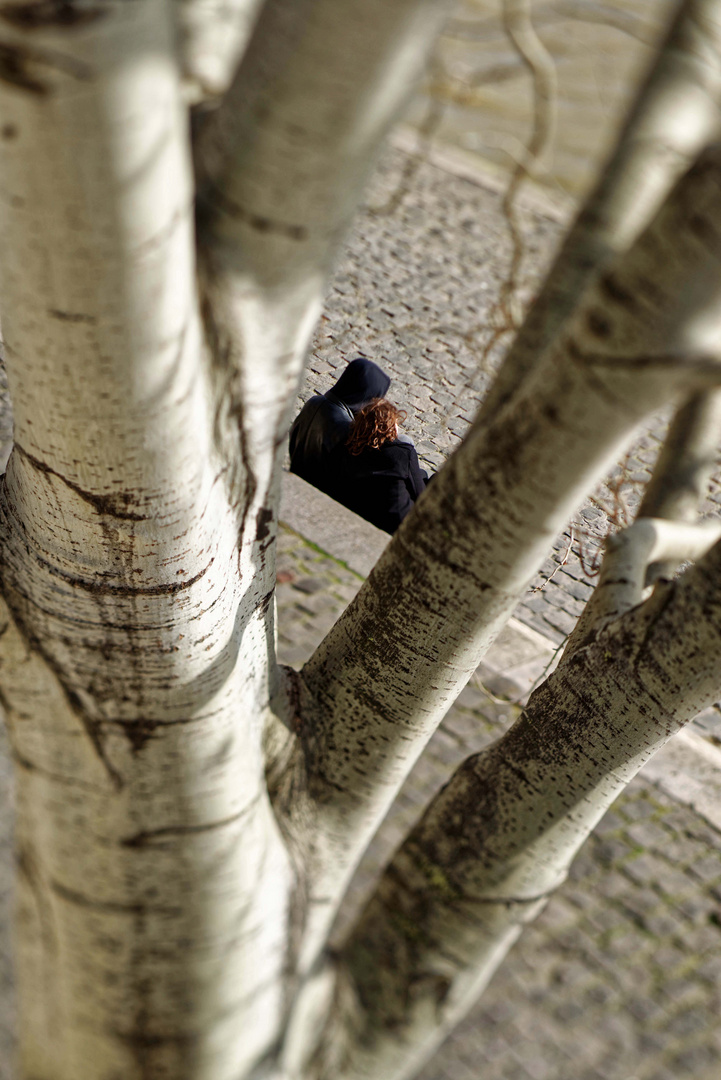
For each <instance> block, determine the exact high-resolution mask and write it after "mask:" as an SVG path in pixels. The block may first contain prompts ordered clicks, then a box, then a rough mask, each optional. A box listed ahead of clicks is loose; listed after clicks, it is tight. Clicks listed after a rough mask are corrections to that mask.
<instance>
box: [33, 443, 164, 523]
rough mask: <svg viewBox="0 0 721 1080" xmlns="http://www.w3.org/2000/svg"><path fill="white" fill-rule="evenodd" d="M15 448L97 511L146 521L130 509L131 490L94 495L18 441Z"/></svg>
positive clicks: (130, 519)
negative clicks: (41, 459) (29, 451)
mask: <svg viewBox="0 0 721 1080" xmlns="http://www.w3.org/2000/svg"><path fill="white" fill-rule="evenodd" d="M14 448H15V450H17V451H18V453H19V454H20V455H21V456H22V457H24V458H25V460H26V461H29V462H30V464H31V465H32V466H33V467H34V468H35V469H37V470H38V472H41V473H44V474H45V475H47V476H53V477H55V479H57V480H60V482H61V483H63V484H64V485H65V486H66V487H69V488H70V490H71V491H74V492H75V494H76V495H79V496H80V498H81V499H82V500H83V502H86V503H88V504H89V505H90V506H93V507H94V508H95V509H96V510H97V511H98V513H100V514H103V515H105V516H108V517H115V518H119V519H121V520H122V521H147V520H148V515H147V514H139V513H137V512H136V511H135V510H131V509H130V507H131V505H132V503H133V501H134V500H135V495H134V493H133V492H129V491H116V492H114V493H113V494H112V495H96V494H95V493H94V492H92V491H85V489H84V488H81V487H80V486H79V484H76V483H74V482H73V481H72V480H68V478H67V477H66V476H62V475H61V473H59V472H56V470H55V469H53V468H51V466H50V465H48V464H47V463H46V462H45V461H40V459H39V458H36V457H33V455H32V454H30V453H28V451H27V450H25V449H23V447H22V446H21V445H20V443H17V442H16V443H15V447H14Z"/></svg>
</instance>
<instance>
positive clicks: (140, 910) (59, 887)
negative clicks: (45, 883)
mask: <svg viewBox="0 0 721 1080" xmlns="http://www.w3.org/2000/svg"><path fill="white" fill-rule="evenodd" d="M50 888H51V890H52V891H53V893H54V894H55V895H56V896H57V897H59V898H60V899H61V900H65V901H66V902H67V903H68V904H74V905H75V906H76V907H83V908H88V909H89V910H91V911H107V912H112V913H113V914H117V915H173V916H178V915H182V913H183V908H182V907H181V906H180V905H177V906H176V905H170V904H142V903H136V904H122V903H119V902H118V901H116V900H96V899H94V898H93V897H92V896H86V895H85V894H84V893H81V892H78V891H77V890H76V889H70V888H68V886H67V885H63V884H62V883H61V882H59V881H56V880H55V879H53V878H51V879H50Z"/></svg>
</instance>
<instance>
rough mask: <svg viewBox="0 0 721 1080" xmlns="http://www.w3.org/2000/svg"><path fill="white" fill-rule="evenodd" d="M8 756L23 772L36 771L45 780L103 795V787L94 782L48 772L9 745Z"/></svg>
mask: <svg viewBox="0 0 721 1080" xmlns="http://www.w3.org/2000/svg"><path fill="white" fill-rule="evenodd" d="M10 756H11V758H12V760H13V761H14V762H15V764H16V765H17V767H18V768H19V769H22V770H23V771H24V772H30V773H37V775H38V776H44V777H45V779H46V780H51V781H53V783H57V784H64V785H65V786H66V787H74V788H77V789H78V790H79V791H88V792H92V793H93V794H94V795H105V794H106V792H105V788H101V787H98V786H96V785H94V784H86V783H85V781H84V780H76V779H75V778H74V777H72V776H63V775H62V773H54V772H50V770H49V769H43V767H42V766H41V765H37V764H36V763H35V762H34V761H30V760H29V759H28V758H26V757H23V755H22V754H19V753H18V751H17V750H15V749H14V748H12V747H11V749H10Z"/></svg>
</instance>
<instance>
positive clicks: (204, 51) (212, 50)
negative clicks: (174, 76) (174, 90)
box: [174, 0, 263, 105]
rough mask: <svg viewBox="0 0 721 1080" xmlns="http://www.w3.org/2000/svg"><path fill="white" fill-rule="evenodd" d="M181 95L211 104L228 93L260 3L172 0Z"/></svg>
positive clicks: (222, 0) (249, 1)
mask: <svg viewBox="0 0 721 1080" xmlns="http://www.w3.org/2000/svg"><path fill="white" fill-rule="evenodd" d="M174 2H175V7H176V17H177V21H178V36H179V42H178V52H179V54H180V66H181V72H182V75H183V96H184V97H185V99H186V101H188V102H189V103H191V104H194V105H196V104H200V103H202V104H203V105H212V104H214V103H215V102H216V101H217V100H218V99H219V98H221V97H222V96H223V94H224V93H225V92H226V91H227V89H228V87H229V86H230V84H231V82H232V81H233V76H234V75H235V72H236V69H237V67H238V64H239V63H240V60H241V58H242V56H243V53H244V51H245V48H246V46H247V44H248V41H249V40H250V36H251V34H252V32H253V27H254V26H255V22H256V19H257V18H258V15H259V13H260V9H261V6H262V4H263V0H174Z"/></svg>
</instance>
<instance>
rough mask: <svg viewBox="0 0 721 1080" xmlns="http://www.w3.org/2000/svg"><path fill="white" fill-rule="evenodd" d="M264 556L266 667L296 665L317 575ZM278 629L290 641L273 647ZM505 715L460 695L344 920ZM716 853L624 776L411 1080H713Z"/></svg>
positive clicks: (343, 593)
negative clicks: (268, 586)
mask: <svg viewBox="0 0 721 1080" xmlns="http://www.w3.org/2000/svg"><path fill="white" fill-rule="evenodd" d="M278 547H279V561H278V570H279V577H280V578H281V584H280V585H279V587H278V627H279V635H280V638H281V649H280V655H281V659H287V657H288V655H289V654H290V653H291V651H292V649H295V650H299V651H300V652H302V654H303V656H304V657H305V656H309V655H310V653H311V652H312V650H313V648H315V646H316V645H317V644H318V642H319V640H320V638H321V636H322V632H323V627H322V625H321V622H322V619H323V617H324V616H325V615H326V614H327V612H326V611H325V610H322V611H320V612H319V613H316V614H313V613H307V612H302V613H301V616H300V617H298V614H297V612H298V604H299V603H302V602H303V600H304V594H303V593H302V592H301V591H299V590H298V589H297V588H295V587H294V586H293V585H292V584H290V581H291V580H295V581H304V580H306V579H316V578H320V577H321V576H322V575H321V574H319V573H318V571H317V570H316V567H317V566H318V565H320V563H321V560H322V558H323V556H322V555H321V554H320V553H319V552H318V551H317V550H316V549H315V548H314V547H313V546H312V545H307V544H304V542H303V541H302V540H301V539H300V538H299V537H296V536H295V535H294V534H289V533H288V532H287V530H285V529H281V537H280V542H279V545H278ZM325 566H326V567H328V566H332V571H331V572H328V571H326V574H327V576H326V578H325V580H326V581H327V586H326V589H327V596H328V597H329V598H330V599H331V600H332V602H333V605H335V607H334V609H333V611H332V612H331V613H333V614H340V612H341V610H342V609H343V607H344V606H345V604H346V603H347V601H348V597H349V595H354V594H355V592H356V591H357V589H358V587H359V586H360V584H361V579H360V578H359V577H358V575H356V574H354V573H353V572H352V571H350V570H348V568H347V567H344V566H343V564H341V563H337V562H334V561H333V560H326V562H325ZM330 611H331V609H330V608H329V609H328V612H330ZM288 625H291V626H292V633H291V634H290V635H289V640H290V639H293V641H294V644H293V645H292V646H290V645H288V646H285V645H283V644H282V641H283V636H284V627H286V626H288ZM298 634H302V635H303V640H302V641H301V640H299V639H298ZM461 703H463V704H461ZM517 712H518V709H517V708H515V707H513V706H510V705H505V706H498V705H497V704H495V703H493V702H491V701H490V700H488V699H487V698H485V697H484V695H483V693H482V692H481V691H480V690H479V689H478V688H477V686H475V685H469V687H467V689H466V690H465V691H464V692H463V694H462V695H461V698H459V701H458V704H457V705H456V706H455V707H454V708H453V709H452V710H451V712H450V713H449V714H448V716H447V718H446V719H445V720H444V722H443V724H442V725H441V728H440V729H439V731H438V733H437V734H436V735H435V736H434V737H433V739H431V741H430V743H429V745H428V748H427V751H426V753H425V754H424V755H423V757H422V758H421V759H420V760H419V762H418V764H417V766H416V768H415V769H414V771H413V773H412V774H411V776H410V777H409V779H408V781H407V782H406V784H405V786H404V788H403V791H402V793H401V797H400V798H399V800H398V803H397V805H396V808H395V809H394V810H393V811H392V812H391V815H390V816H389V818H388V819H387V820H386V822H385V824H384V826H383V828H382V830H381V832H380V834H379V836H378V837H377V838H376V839H375V840H374V842H373V844H372V845H371V848H370V850H369V852H368V853H367V855H366V857H365V859H364V861H363V864H362V866H361V869H360V871H359V874H358V875H357V878H356V884H355V895H354V899H353V901H352V903H351V905H350V906H349V909H348V911H347V912H346V920H350V919H351V918H352V912H353V911H354V910H357V909H358V906H359V905H360V904H361V903H362V899H363V896H364V895H366V894H367V892H368V890H369V889H370V888H371V887H372V883H373V881H374V880H375V877H376V875H377V873H378V869H379V866H380V865H381V864H382V862H383V860H384V859H385V858H386V857H387V856H388V855H389V854H390V852H391V850H392V848H393V847H394V846H395V845H396V844H397V842H398V840H399V839H400V837H401V836H402V835H403V834H404V832H405V831H406V830H407V828H408V827H409V825H410V824H412V822H413V821H415V820H416V819H417V817H418V815H419V813H420V812H421V809H422V807H423V805H424V804H425V803H426V801H427V800H428V798H429V797H430V796H431V794H432V793H433V792H434V791H435V790H436V789H437V788H438V787H440V785H441V784H442V783H444V782H445V780H446V778H447V777H448V776H449V775H450V773H451V772H452V770H453V768H454V767H455V764H456V763H457V762H460V761H461V760H462V759H463V758H464V757H465V756H466V755H467V754H468V753H469V752H471V751H474V750H477V749H481V748H482V747H483V746H485V745H488V743H489V742H490V741H491V740H492V739H493V738H495V737H496V736H497V735H498V734H500V733H501V732H502V731H503V730H505V728H506V727H507V726H508V724H509V723H510V722H511V721H512V719H513V718H514V717H515V716H516V715H517ZM719 851H721V835H719V834H718V833H717V832H716V831H715V830H714V829H712V828H711V827H710V826H708V825H706V824H705V823H704V822H702V821H700V820H699V819H698V818H697V817H696V815H695V813H694V811H693V810H692V809H690V808H688V807H683V806H680V805H678V804H676V803H675V802H673V801H672V800H671V799H670V798H669V797H668V796H666V795H665V794H663V793H662V792H661V791H659V790H658V789H656V788H655V787H653V786H652V785H651V784H650V783H648V782H646V781H644V779H643V776H642V775H641V776H639V777H637V778H636V779H635V780H634V781H633V782H632V783H631V784H630V785H629V787H628V788H627V790H626V791H625V792H624V793H623V795H622V796H621V797H620V798H619V799H618V800H617V802H616V803H615V804H614V806H613V808H612V809H611V810H609V812H608V813H607V814H606V815H605V817H604V819H603V820H602V821H601V822H600V823H599V827H598V829H597V830H596V832H595V833H594V834H593V835H592V836H591V837H590V839H589V840H588V842H587V843H586V845H585V846H584V848H583V849H582V851H581V853H580V854H579V857H578V858H577V859H576V861H575V862H574V864H573V866H572V868H571V872H570V875H569V879H568V881H567V882H566V884H565V885H564V886H562V888H561V889H560V890H559V891H558V892H557V893H556V894H555V895H554V896H553V897H552V899H551V901H550V903H549V904H548V906H547V907H546V909H545V911H544V912H543V913H542V915H541V916H540V918H539V919H538V920H537V921H536V922H535V923H533V924H532V925H531V926H529V927H527V929H526V930H525V931H524V934H523V935H522V937H521V939H520V941H519V943H518V945H517V946H516V947H515V949H514V950H513V951H512V952H511V953H510V955H509V957H508V959H507V960H506V962H505V964H504V965H503V966H502V967H501V969H500V970H499V972H498V973H497V975H496V976H495V978H494V979H493V981H492V983H491V985H490V987H489V989H488V990H487V991H486V994H485V995H484V997H483V998H482V1000H481V1001H480V1002H479V1004H478V1005H477V1006H476V1007H475V1008H474V1009H473V1010H472V1012H471V1013H470V1015H469V1016H468V1017H467V1018H466V1020H465V1021H463V1023H462V1024H461V1025H460V1027H459V1029H458V1030H457V1031H456V1033H455V1034H453V1035H452V1036H451V1037H450V1038H449V1040H448V1041H447V1042H446V1044H445V1045H444V1046H443V1047H442V1048H441V1049H440V1050H439V1052H438V1053H437V1054H436V1055H435V1057H434V1058H433V1060H432V1061H430V1062H429V1063H428V1065H427V1066H426V1067H425V1069H424V1070H423V1072H422V1074H421V1077H420V1080H455V1078H458V1080H478V1078H479V1077H483V1080H528V1078H529V1077H531V1078H532V1080H634V1078H635V1080H670V1078H673V1080H718V1077H719V1075H721V1036H720V1033H719V1031H718V1023H717V1018H718V1015H719V1010H720V1009H721V895H720V894H719V884H718V877H717V867H718V866H719V865H720V864H721V859H720V857H719ZM341 929H342V927H341Z"/></svg>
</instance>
